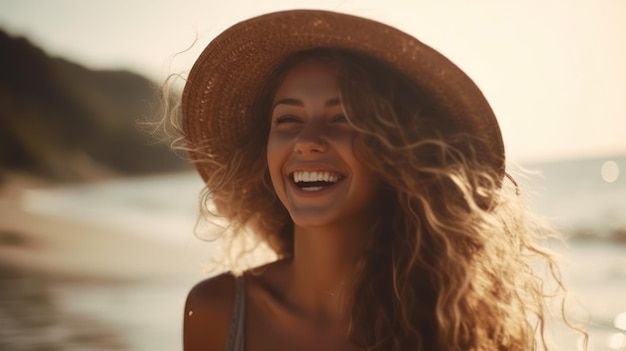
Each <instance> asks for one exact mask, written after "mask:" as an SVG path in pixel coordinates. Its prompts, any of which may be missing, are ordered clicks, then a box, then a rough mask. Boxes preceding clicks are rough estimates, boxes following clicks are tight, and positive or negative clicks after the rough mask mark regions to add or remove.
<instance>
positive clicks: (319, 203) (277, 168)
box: [267, 61, 380, 227]
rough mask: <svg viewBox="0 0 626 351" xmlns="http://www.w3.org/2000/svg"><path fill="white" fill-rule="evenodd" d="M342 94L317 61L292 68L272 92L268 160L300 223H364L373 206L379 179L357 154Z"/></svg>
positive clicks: (283, 196)
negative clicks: (345, 115) (273, 92)
mask: <svg viewBox="0 0 626 351" xmlns="http://www.w3.org/2000/svg"><path fill="white" fill-rule="evenodd" d="M339 98H340V93H339V88H338V85H337V81H336V79H335V75H334V74H333V73H332V72H331V71H330V70H329V69H328V68H327V67H326V66H324V65H322V64H321V63H318V62H316V61H305V62H303V63H301V64H299V65H297V66H296V67H294V68H293V69H292V70H291V71H289V72H288V73H287V75H286V76H285V79H284V80H283V82H282V83H281V84H280V85H279V86H278V89H277V91H276V94H275V96H274V100H273V104H272V106H273V108H272V113H271V128H270V133H269V138H268V142H267V164H268V168H269V172H270V176H271V178H272V184H273V186H274V189H275V191H276V194H277V195H278V197H279V199H280V201H281V202H282V203H283V205H284V206H285V207H286V208H287V210H288V211H289V214H290V215H291V218H292V219H293V221H294V223H295V224H296V225H297V226H301V227H319V226H327V225H333V224H346V223H345V222H346V221H359V222H357V223H362V222H363V220H364V219H366V218H367V217H363V216H371V215H372V213H371V211H372V209H373V208H374V207H375V206H374V205H375V201H376V197H377V194H378V189H379V187H380V180H379V179H378V177H377V176H376V175H375V174H374V173H373V172H372V171H370V170H369V169H368V168H367V167H366V166H365V165H364V164H363V162H362V161H361V160H359V159H357V158H356V156H355V153H354V148H353V140H354V137H355V135H356V131H355V130H354V129H353V128H352V127H351V126H350V125H349V124H348V122H347V121H346V119H345V117H344V112H343V108H342V105H341V101H340V99H339ZM348 223H349V222H348Z"/></svg>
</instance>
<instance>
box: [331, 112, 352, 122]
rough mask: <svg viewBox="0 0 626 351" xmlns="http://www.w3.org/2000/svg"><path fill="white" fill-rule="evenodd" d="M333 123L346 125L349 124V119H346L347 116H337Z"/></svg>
mask: <svg viewBox="0 0 626 351" xmlns="http://www.w3.org/2000/svg"><path fill="white" fill-rule="evenodd" d="M331 122H332V123H345V122H348V119H347V118H346V116H344V115H343V114H341V115H336V116H335V117H333V118H332V120H331Z"/></svg>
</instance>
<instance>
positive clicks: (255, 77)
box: [182, 10, 504, 180]
mask: <svg viewBox="0 0 626 351" xmlns="http://www.w3.org/2000/svg"><path fill="white" fill-rule="evenodd" d="M318 47H326V48H341V49H348V50H355V51H358V52H361V53H364V54H367V55H370V56H372V57H374V58H377V59H379V60H381V61H384V62H387V63H389V64H391V65H393V66H395V67H396V68H397V69H398V70H400V71H401V72H403V73H405V74H406V75H408V76H409V77H412V78H413V79H414V80H415V81H416V82H417V83H418V85H420V86H421V87H422V88H423V89H424V91H425V92H426V93H427V94H428V95H429V97H430V98H432V99H433V100H434V103H435V104H436V105H438V106H441V107H442V108H443V109H444V110H445V111H446V112H447V113H448V114H449V115H450V116H452V117H453V118H454V119H455V121H456V123H457V125H458V126H459V128H461V130H465V131H467V133H468V134H470V135H473V136H476V137H479V138H482V140H483V143H484V144H486V145H487V150H485V147H484V146H483V145H484V144H482V143H481V145H478V147H477V151H478V152H480V153H481V154H483V157H484V158H485V161H486V163H487V164H491V165H492V166H493V167H494V169H496V170H498V171H499V172H500V173H501V174H504V146H503V142H502V137H501V133H500V129H499V127H498V123H497V121H496V118H495V116H494V113H493V111H492V109H491V107H490V106H489V104H488V103H487V101H486V99H485V97H484V96H483V94H482V93H481V92H480V90H479V89H478V87H477V86H476V85H475V84H474V82H473V81H472V80H471V79H470V78H469V77H468V76H467V75H466V74H465V73H463V72H462V71H461V70H460V69H459V68H458V67H457V66H456V65H455V64H453V63H452V62H451V61H449V60H448V59H447V58H445V57H444V56H443V55H441V54H440V53H439V52H437V51H436V50H434V49H432V48H430V47H429V46H427V45H425V44H423V43H422V42H420V41H419V40H417V39H415V38H414V37H412V36H410V35H408V34H406V33H404V32H401V31H399V30H397V29H395V28H393V27H390V26H387V25H385V24H382V23H379V22H375V21H372V20H369V19H365V18H361V17H356V16H351V15H346V14H341V13H335V12H327V11H316V10H293V11H284V12H275V13H270V14H266V15H262V16H259V17H255V18H252V19H249V20H246V21H243V22H240V23H238V24H235V25H234V26H232V27H230V28H229V29H227V30H226V31H224V32H223V33H222V34H220V35H219V36H218V37H216V38H215V39H214V40H213V41H212V42H211V43H210V44H209V45H208V46H207V47H206V48H205V49H204V51H203V52H202V54H201V55H200V57H199V58H198V60H197V61H196V63H195V64H194V66H193V68H192V70H191V72H190V74H189V77H188V80H187V83H186V85H185V89H184V91H183V97H182V113H183V130H184V132H185V134H186V136H187V138H188V141H189V142H190V145H195V146H198V145H202V150H201V151H202V152H201V153H202V154H204V155H205V156H206V155H207V154H208V155H212V157H216V159H218V160H222V161H223V159H222V158H221V157H227V155H228V154H230V152H229V150H232V148H234V147H237V145H238V144H239V140H240V138H242V136H243V135H245V131H246V130H247V128H250V127H251V126H250V121H248V120H247V119H246V116H247V110H248V109H249V108H250V106H251V105H252V103H253V101H254V100H255V98H256V94H257V93H258V91H259V89H260V88H261V86H262V83H263V81H264V79H265V78H266V76H267V75H268V73H269V72H270V71H271V70H272V69H273V68H274V67H275V66H276V65H277V64H279V63H280V62H282V60H283V59H284V58H285V57H287V56H289V55H290V54H293V53H294V52H297V51H301V50H306V49H312V48H318ZM201 153H197V152H192V153H191V158H192V160H193V161H197V159H198V158H200V157H204V156H201ZM196 167H197V168H198V170H199V172H200V175H201V176H202V177H203V179H205V180H206V179H207V178H208V175H209V172H211V170H210V169H209V168H208V167H207V166H206V165H205V164H203V163H201V162H199V163H196Z"/></svg>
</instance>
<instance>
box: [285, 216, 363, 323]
mask: <svg viewBox="0 0 626 351" xmlns="http://www.w3.org/2000/svg"><path fill="white" fill-rule="evenodd" d="M294 235H295V236H294V239H295V241H294V258H293V264H292V268H291V269H292V291H291V293H292V294H293V295H294V296H293V297H294V298H297V300H298V301H299V302H301V303H302V308H303V310H304V312H305V313H307V314H310V315H311V316H312V317H313V318H316V319H319V320H329V319H332V320H342V319H344V318H345V316H346V315H347V313H348V312H349V311H348V305H347V302H348V301H347V300H346V297H350V296H351V294H352V291H351V290H350V289H351V280H350V279H351V277H352V274H353V272H354V269H355V266H356V263H357V261H358V259H359V257H360V255H361V253H362V251H363V248H364V243H365V242H366V241H367V238H366V236H367V235H368V229H367V227H366V226H365V225H356V226H355V225H354V223H351V225H345V226H334V227H332V228H329V227H319V228H317V227H316V228H310V227H308V228H303V227H298V226H296V227H295V229H294Z"/></svg>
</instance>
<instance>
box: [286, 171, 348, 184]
mask: <svg viewBox="0 0 626 351" xmlns="http://www.w3.org/2000/svg"><path fill="white" fill-rule="evenodd" d="M293 180H294V181H295V182H296V183H299V182H330V183H335V182H337V181H338V180H339V175H338V174H336V173H331V172H326V171H322V172H319V171H314V172H308V171H295V172H293Z"/></svg>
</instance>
